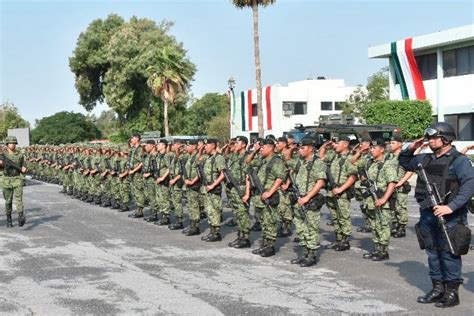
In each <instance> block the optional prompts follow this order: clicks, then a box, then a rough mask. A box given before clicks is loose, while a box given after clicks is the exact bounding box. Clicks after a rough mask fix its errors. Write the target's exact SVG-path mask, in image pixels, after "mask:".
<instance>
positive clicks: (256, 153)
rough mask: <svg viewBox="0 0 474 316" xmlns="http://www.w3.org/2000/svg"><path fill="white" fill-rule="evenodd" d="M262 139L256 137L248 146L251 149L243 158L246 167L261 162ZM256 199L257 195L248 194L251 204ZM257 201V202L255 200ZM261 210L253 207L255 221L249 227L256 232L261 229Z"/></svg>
mask: <svg viewBox="0 0 474 316" xmlns="http://www.w3.org/2000/svg"><path fill="white" fill-rule="evenodd" d="M262 141H263V138H258V139H256V141H255V142H254V144H252V145H251V146H250V149H251V151H250V154H249V155H248V157H247V159H246V160H245V163H246V164H247V165H248V168H255V167H257V166H259V165H260V164H261V161H262V157H261V155H260V148H262ZM257 199H259V197H258V196H256V195H255V194H254V195H251V196H250V200H251V201H252V205H255V200H257ZM257 203H259V202H258V201H257ZM262 211H263V209H262V208H256V207H254V215H255V216H254V217H255V223H254V224H253V226H252V227H251V228H250V230H251V231H256V232H259V231H262V226H261V222H262Z"/></svg>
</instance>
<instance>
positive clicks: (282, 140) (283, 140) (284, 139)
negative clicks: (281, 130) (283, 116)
mask: <svg viewBox="0 0 474 316" xmlns="http://www.w3.org/2000/svg"><path fill="white" fill-rule="evenodd" d="M278 142H282V143H285V144H286V143H288V140H287V139H286V138H285V137H278Z"/></svg>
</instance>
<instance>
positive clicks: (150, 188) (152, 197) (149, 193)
mask: <svg viewBox="0 0 474 316" xmlns="http://www.w3.org/2000/svg"><path fill="white" fill-rule="evenodd" d="M143 181H144V186H145V190H144V191H145V197H146V199H147V200H148V201H150V209H151V214H153V215H156V214H157V206H156V192H155V187H156V184H155V179H154V178H153V177H148V178H147V179H143Z"/></svg>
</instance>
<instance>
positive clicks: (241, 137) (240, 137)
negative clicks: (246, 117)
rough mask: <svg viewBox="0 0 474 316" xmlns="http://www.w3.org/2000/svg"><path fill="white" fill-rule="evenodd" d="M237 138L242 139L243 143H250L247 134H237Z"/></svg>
mask: <svg viewBox="0 0 474 316" xmlns="http://www.w3.org/2000/svg"><path fill="white" fill-rule="evenodd" d="M236 140H237V141H239V140H240V141H241V142H242V143H245V144H248V143H249V139H248V138H247V137H245V136H237V137H236Z"/></svg>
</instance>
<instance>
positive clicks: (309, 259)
mask: <svg viewBox="0 0 474 316" xmlns="http://www.w3.org/2000/svg"><path fill="white" fill-rule="evenodd" d="M316 262H317V260H316V250H309V251H308V255H307V256H306V258H305V259H304V260H303V261H302V262H301V263H300V267H311V266H312V265H315V264H316Z"/></svg>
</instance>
